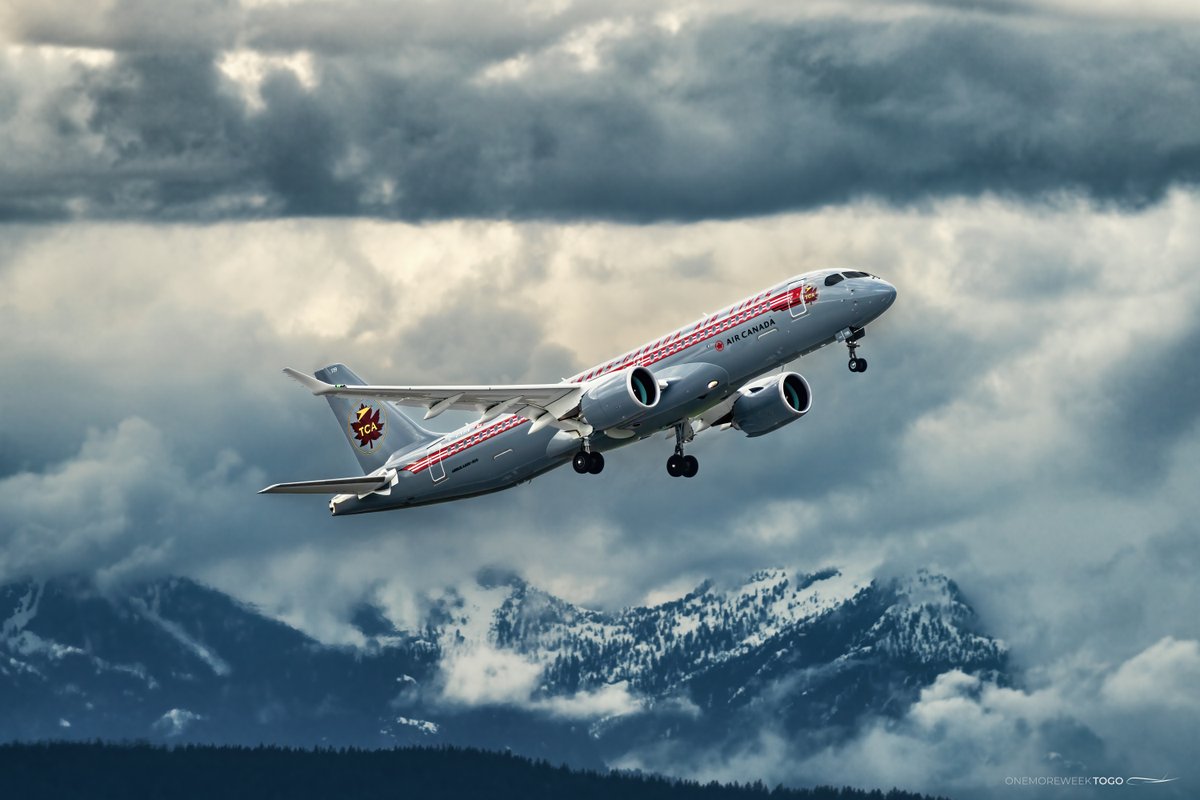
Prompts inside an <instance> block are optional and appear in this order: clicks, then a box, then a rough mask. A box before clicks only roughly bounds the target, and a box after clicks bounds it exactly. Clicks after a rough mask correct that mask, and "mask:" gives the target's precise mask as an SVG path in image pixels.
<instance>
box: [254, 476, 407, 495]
mask: <svg viewBox="0 0 1200 800" xmlns="http://www.w3.org/2000/svg"><path fill="white" fill-rule="evenodd" d="M391 482H392V479H391V476H390V475H360V476H358V477H357V478H326V479H325V480H323V481H296V482H295V483H276V484H273V485H271V486H268V487H267V488H265V489H263V490H261V491H260V492H259V494H368V493H370V492H374V491H377V490H379V489H382V488H384V487H385V486H387V485H388V484H390V483H391Z"/></svg>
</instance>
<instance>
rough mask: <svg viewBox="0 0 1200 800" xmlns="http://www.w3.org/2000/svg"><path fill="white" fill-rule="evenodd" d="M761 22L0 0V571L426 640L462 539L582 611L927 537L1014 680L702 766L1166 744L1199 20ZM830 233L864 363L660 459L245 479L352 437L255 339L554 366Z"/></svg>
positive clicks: (909, 547) (973, 16)
mask: <svg viewBox="0 0 1200 800" xmlns="http://www.w3.org/2000/svg"><path fill="white" fill-rule="evenodd" d="M798 5H799V4H793V3H771V2H762V3H756V2H732V3H725V4H720V7H719V9H718V8H717V7H715V6H713V5H712V4H703V3H692V2H661V3H622V2H615V3H613V2H606V3H590V2H561V3H553V4H540V3H539V4H525V3H520V2H496V3H480V4H478V5H477V6H475V7H474V8H473V9H472V13H469V14H468V13H464V12H463V11H461V10H456V9H454V8H451V7H447V6H444V5H441V4H435V3H421V2H413V3H407V2H395V3H392V2H387V3H385V2H381V1H374V0H351V1H350V2H341V3H332V2H319V1H312V2H307V1H305V0H300V1H299V2H244V3H238V2H236V1H235V0H186V1H185V2H177V3H171V4H162V3H156V2H149V0H108V1H107V2H103V3H99V4H97V3H94V2H89V3H83V2H76V1H75V0H58V2H37V3H33V2H25V1H24V0H18V2H15V3H8V4H6V5H5V6H4V8H3V9H0V343H2V344H0V373H2V374H3V375H4V378H3V380H0V580H11V579H15V578H18V577H21V576H26V575H33V576H39V577H45V576H50V575H56V574H62V573H64V572H81V573H85V574H91V575H94V576H96V578H97V579H98V580H100V581H102V582H120V581H122V580H128V579H139V578H147V577H156V576H160V575H167V574H186V575H190V576H193V577H196V578H198V579H201V580H204V581H206V582H208V583H210V584H212V585H214V586H216V587H218V588H221V589H223V590H225V591H229V592H231V593H232V594H234V595H236V596H238V597H240V598H242V599H244V600H247V601H249V602H254V603H257V604H258V605H260V606H261V607H262V608H264V609H266V610H268V611H269V612H271V613H274V614H277V615H279V616H281V617H282V618H284V619H286V620H288V621H289V622H292V623H293V624H295V625H297V626H299V627H301V628H302V629H304V630H306V631H308V632H310V633H312V634H313V635H315V636H317V637H318V638H320V639H322V640H323V641H329V642H353V641H354V637H355V635H356V634H355V633H354V631H353V630H352V629H351V628H350V627H349V626H348V625H347V624H346V619H347V616H348V614H349V610H350V609H351V608H353V607H354V606H355V605H356V604H357V603H359V602H360V601H362V600H363V599H369V600H371V601H373V602H376V603H379V604H381V605H382V606H383V607H385V608H386V609H387V611H388V613H389V614H390V615H392V616H393V617H394V618H395V619H397V620H398V621H399V622H401V623H402V624H413V625H417V624H419V622H420V620H421V615H422V609H423V603H424V602H426V598H427V597H428V596H429V593H431V592H436V591H438V590H439V589H440V588H441V587H444V586H447V585H453V584H455V583H461V582H463V581H466V580H470V579H471V577H472V576H473V575H474V574H476V572H477V571H478V570H479V569H481V568H483V567H486V566H501V567H505V568H508V569H512V570H514V571H515V572H517V573H518V574H520V575H522V576H524V577H526V578H527V579H529V580H530V581H532V582H533V583H535V584H537V585H539V586H541V587H543V588H546V589H547V590H549V591H552V592H555V593H557V594H559V595H561V596H563V597H565V598H567V599H569V600H572V601H574V602H579V603H584V604H588V605H592V606H596V607H604V608H616V607H620V606H623V605H628V604H634V603H642V602H654V601H659V600H663V599H669V598H671V597H675V596H679V595H681V594H682V593H684V592H686V591H687V590H688V589H690V588H692V587H693V586H694V585H695V584H696V583H698V582H699V581H700V580H702V579H704V578H706V577H713V578H716V579H718V580H728V581H735V580H737V579H739V578H741V577H744V576H745V575H747V574H749V573H750V572H752V571H754V570H755V569H758V568H761V567H765V566H770V565H776V564H784V565H790V566H794V567H798V568H801V569H817V568H819V567H822V566H826V565H829V564H834V565H837V564H842V565H865V566H867V567H868V568H870V569H872V570H875V571H876V572H877V573H878V574H880V575H887V574H905V573H907V572H911V571H912V570H915V569H918V568H921V567H928V568H932V569H936V570H940V571H943V572H945V573H946V574H948V575H950V576H951V577H953V578H954V579H955V580H956V581H957V582H958V583H959V584H960V585H961V586H962V587H963V589H964V591H965V592H966V594H967V596H968V598H969V599H970V600H971V602H972V603H973V604H974V606H975V607H976V608H977V610H978V611H979V613H980V615H981V617H982V619H983V620H984V623H985V626H986V628H987V629H988V631H989V632H990V633H992V634H994V635H996V636H998V637H1000V638H1002V639H1004V640H1005V641H1006V642H1007V643H1008V645H1009V646H1010V648H1011V656H1012V659H1013V663H1014V666H1015V667H1016V668H1017V669H1018V670H1019V673H1020V676H1021V685H1020V686H1019V687H999V686H994V685H990V684H985V683H978V682H976V683H972V680H973V679H972V678H971V677H970V676H957V675H953V674H951V675H949V676H944V680H939V682H938V684H937V685H935V686H934V687H930V688H929V689H928V690H927V691H926V694H925V695H923V696H922V699H921V701H920V702H919V703H918V704H917V706H915V707H914V709H913V711H912V712H910V714H909V715H908V716H907V717H906V718H905V719H904V720H902V721H901V722H900V723H899V724H898V725H896V726H892V727H884V726H880V727H878V728H872V729H870V730H865V731H864V732H862V734H861V735H860V736H858V737H857V738H855V739H854V740H853V741H852V742H851V743H850V744H848V745H847V746H846V748H844V749H842V750H830V751H827V752H823V753H820V754H817V755H815V756H811V757H810V756H806V757H804V758H798V757H797V754H795V753H792V752H790V751H789V750H788V746H787V743H786V742H784V741H780V740H778V737H774V736H773V734H772V733H771V732H770V731H769V730H768V731H764V736H763V739H762V741H759V742H754V743H750V744H748V749H747V751H746V752H744V753H738V754H735V755H734V756H733V757H726V756H727V754H726V756H722V757H720V758H709V759H698V760H697V763H696V764H695V765H693V772H696V773H705V772H706V771H707V772H708V773H711V774H714V775H719V776H721V777H736V778H739V779H741V778H744V777H758V776H759V775H766V776H767V777H769V778H772V779H778V780H792V781H816V780H822V781H832V782H845V781H846V780H847V776H846V775H845V773H844V768H843V767H841V766H840V765H842V764H845V763H847V762H848V761H852V762H853V763H856V764H859V765H860V766H859V767H858V776H859V777H862V778H863V779H864V780H866V779H870V780H878V781H879V782H880V783H881V784H884V785H891V784H892V783H899V784H900V785H906V786H909V787H910V788H916V789H928V788H930V785H929V783H928V782H927V779H928V778H929V776H936V781H937V782H936V786H939V787H943V788H945V789H946V790H949V791H966V792H972V791H976V790H978V789H979V787H984V788H987V787H991V788H992V789H995V788H996V787H997V786H1000V785H1001V784H1002V782H1003V778H1004V776H1006V775H1037V774H1043V773H1045V772H1047V771H1052V770H1054V769H1058V768H1060V767H1061V766H1062V765H1061V760H1062V759H1063V758H1066V757H1067V756H1063V755H1061V754H1059V755H1058V759H1059V761H1058V762H1056V761H1055V758H1054V756H1053V754H1055V753H1058V751H1057V750H1055V749H1054V748H1055V747H1057V746H1058V745H1057V744H1056V743H1058V742H1062V741H1067V742H1068V743H1073V745H1074V746H1076V747H1077V748H1083V749H1084V750H1087V751H1088V752H1089V753H1090V754H1091V755H1090V761H1089V766H1091V767H1095V768H1096V769H1097V770H1100V771H1101V773H1100V774H1107V773H1106V772H1105V770H1108V771H1117V770H1135V771H1140V772H1155V773H1156V774H1158V773H1168V772H1169V773H1172V774H1178V773H1180V772H1185V771H1186V768H1187V767H1188V765H1190V764H1192V763H1195V757H1196V756H1197V755H1200V753H1198V752H1197V746H1196V744H1195V735H1194V734H1195V731H1196V730H1197V723H1198V722H1200V621H1198V619H1197V615H1196V613H1195V610H1196V609H1197V608H1200V589H1198V588H1197V584H1196V582H1195V580H1194V578H1195V575H1196V574H1197V569H1198V568H1200V539H1198V535H1197V527H1196V523H1195V520H1196V519H1197V518H1198V517H1200V495H1197V492H1196V491H1195V485H1196V476H1197V475H1200V426H1198V424H1197V420H1198V418H1200V377H1197V374H1196V371H1195V369H1194V364H1195V358H1196V356H1195V353H1196V352H1197V348H1198V347H1200V322H1198V320H1200V286H1198V285H1197V282H1196V281H1195V279H1194V278H1193V274H1194V270H1195V267H1196V265H1197V264H1198V263H1200V190H1198V186H1197V184H1198V180H1200V102H1197V100H1198V99H1200V10H1198V9H1197V6H1196V5H1195V4H1194V3H1191V2H1172V1H1171V0H1159V1H1158V2H1152V3H1146V4H1141V5H1139V6H1138V7H1137V11H1136V13H1135V12H1133V11H1132V10H1131V9H1132V8H1133V6H1130V5H1128V4H1125V3H1118V2H1090V3H1083V2H1075V1H1074V0H1029V1H1028V2H1007V1H1006V0H975V1H974V2H952V1H951V0H943V1H942V2H929V3H922V2H912V3H906V2H869V1H865V2H855V3H847V2H839V1H838V0H829V1H827V2H815V3H811V4H802V6H799V7H797V6H798ZM830 266H848V267H849V266H853V267H855V268H860V269H865V270H867V271H870V272H872V273H875V274H878V275H880V276H882V277H884V278H886V279H887V280H889V281H890V282H892V283H893V284H895V285H896V286H897V288H898V290H899V298H898V300H897V302H896V305H895V306H894V307H893V308H892V309H891V310H890V311H889V312H888V313H887V315H885V317H884V318H883V319H881V320H880V321H878V322H877V323H875V324H874V325H872V327H871V329H870V332H869V335H868V336H867V338H866V339H865V340H864V341H863V348H862V351H861V353H862V354H863V355H865V356H866V357H867V358H868V359H869V360H870V364H871V366H870V370H869V372H868V373H866V374H864V375H852V374H850V373H849V372H848V371H847V370H846V368H845V359H844V354H842V353H841V352H836V353H835V352H832V351H823V352H819V353H817V354H814V355H813V356H811V357H810V358H806V359H804V360H803V361H802V362H799V363H798V364H797V365H796V368H797V369H798V370H799V371H801V372H802V373H803V374H804V375H805V376H806V377H807V378H808V379H809V381H810V382H811V383H812V386H813V390H814V394H815V402H814V408H813V411H812V413H810V414H809V416H808V417H807V418H806V419H804V420H803V421H801V422H799V423H797V424H795V425H792V426H789V427H788V428H785V429H783V430H781V431H779V432H777V433H775V434H772V435H771V436H767V437H763V438H759V439H754V440H749V439H746V438H744V437H742V436H741V435H740V434H737V433H736V432H726V433H716V432H714V433H710V434H706V435H704V436H701V437H700V438H699V439H698V440H697V442H696V443H695V445H694V446H693V450H692V452H694V453H695V454H696V455H697V456H698V457H699V458H700V460H701V463H702V468H701V473H700V475H699V477H698V478H696V479H694V480H693V481H672V480H668V479H667V478H666V475H665V470H664V469H663V462H664V461H665V458H666V456H667V455H668V454H669V452H670V447H671V444H670V442H669V441H667V440H665V439H664V440H661V441H659V440H652V441H648V442H645V443H642V444H640V445H639V446H637V447H631V448H627V449H624V450H621V451H618V452H616V453H614V454H612V455H611V456H610V457H609V459H608V466H607V468H606V470H605V472H604V474H603V475H602V476H599V477H589V478H588V479H587V480H583V479H580V478H579V477H578V476H576V475H575V474H574V473H572V472H570V471H569V470H559V471H557V472H555V473H552V474H550V475H547V476H544V477H542V478H540V479H538V480H537V481H535V482H534V483H532V484H529V485H525V486H521V487H518V488H516V489H513V490H510V491H507V492H503V493H500V494H495V495H490V496H488V497H484V498H479V499H475V500H470V501H465V502H462V503H456V504H451V505H443V506H434V507H430V508H422V509H413V510H408V511H403V512H393V513H389V514H382V515H368V516H365V517H357V518H348V519H343V518H339V519H337V520H333V519H330V518H329V517H328V514H327V511H326V509H325V506H324V501H323V500H321V499H320V498H303V497H259V496H257V495H256V494H255V492H256V491H257V490H258V489H259V488H261V487H262V486H265V485H267V484H269V483H274V482H277V481H284V480H301V479H310V478H319V477H331V476H337V475H344V474H351V472H352V471H353V470H354V462H353V459H352V458H351V457H350V454H349V451H348V449H347V448H346V446H345V444H344V438H343V437H342V435H341V434H340V433H339V431H338V429H337V424H336V422H335V421H334V420H333V419H332V417H331V416H330V414H329V412H328V410H327V409H326V406H325V404H324V403H323V402H321V401H319V400H317V399H315V398H312V397H311V396H309V395H308V394H307V393H305V392H304V391H303V390H301V389H300V388H298V387H297V386H296V385H295V384H293V383H292V382H290V381H288V380H286V379H285V378H284V377H283V376H282V374H281V373H280V368H281V367H283V366H292V367H297V368H303V369H315V368H317V367H320V366H323V365H325V364H327V363H331V362H334V361H344V362H346V363H348V364H350V365H351V366H352V367H353V368H354V369H355V370H356V371H357V372H359V373H360V374H362V375H363V376H365V377H366V378H368V379H369V380H375V381H378V382H391V383H449V382H468V383H500V382H519V381H530V382H544V381H547V380H555V379H558V378H561V377H564V376H567V375H570V374H573V373H575V372H577V371H579V370H581V369H583V368H586V367H587V366H589V365H591V364H594V363H597V362H600V361H603V360H605V359H606V358H608V357H611V356H613V355H615V354H617V353H620V352H624V351H625V350H627V349H630V348H632V347H635V346H637V345H639V344H641V343H643V342H644V341H646V340H649V339H652V338H655V337H657V336H659V335H661V334H663V333H665V332H667V331H668V330H671V329H673V328H675V327H678V326H680V325H683V324H686V323H688V322H691V321H693V320H694V319H696V318H698V317H699V316H701V314H702V313H703V312H705V311H711V310H713V309H715V308H718V307H720V306H722V305H725V304H728V303H730V302H732V301H734V300H736V299H738V298H741V297H743V296H745V295H747V294H750V293H752V292H755V291H757V290H758V289H761V288H763V287H765V286H767V285H770V284H773V283H775V282H778V281H779V280H781V279H783V278H785V277H787V276H789V275H793V274H796V273H800V272H804V271H806V270H810V269H819V268H825V267H830ZM447 416H449V415H447ZM1031 731H1032V733H1031ZM1081 742H1082V743H1084V744H1080V743H1081ZM1089 748H1090V749H1089ZM651 766H654V765H651ZM1191 780H1192V781H1195V780H1196V778H1195V776H1193V777H1192V778H1191ZM1193 785H1194V784H1193ZM981 791H982V790H981ZM997 791H1000V790H997ZM997 796H1005V795H1004V794H1003V793H1002V791H1001V793H1000V794H998V795H997ZM1068 796H1072V795H1068ZM1073 796H1079V795H1073Z"/></svg>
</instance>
